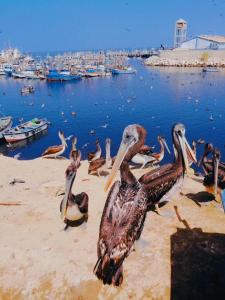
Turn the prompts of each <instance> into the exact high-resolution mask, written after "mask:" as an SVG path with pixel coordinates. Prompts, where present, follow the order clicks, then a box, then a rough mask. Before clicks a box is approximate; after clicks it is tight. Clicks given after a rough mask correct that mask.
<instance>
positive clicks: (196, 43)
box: [177, 35, 225, 50]
mask: <svg viewBox="0 0 225 300" xmlns="http://www.w3.org/2000/svg"><path fill="white" fill-rule="evenodd" d="M177 49H193V50H210V49H211V50H220V49H225V36H221V35H200V36H197V37H195V38H192V39H190V40H188V41H184V42H182V43H181V44H180V45H179V46H177Z"/></svg>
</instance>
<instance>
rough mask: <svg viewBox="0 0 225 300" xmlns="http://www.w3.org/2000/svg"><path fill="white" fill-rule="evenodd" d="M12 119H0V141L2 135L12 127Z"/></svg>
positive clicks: (8, 117)
mask: <svg viewBox="0 0 225 300" xmlns="http://www.w3.org/2000/svg"><path fill="white" fill-rule="evenodd" d="M12 123H13V121H12V117H10V116H7V117H0V139H2V138H3V133H4V132H5V131H6V130H8V129H10V128H11V127H12Z"/></svg>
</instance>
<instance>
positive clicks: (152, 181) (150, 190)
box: [139, 164, 183, 206]
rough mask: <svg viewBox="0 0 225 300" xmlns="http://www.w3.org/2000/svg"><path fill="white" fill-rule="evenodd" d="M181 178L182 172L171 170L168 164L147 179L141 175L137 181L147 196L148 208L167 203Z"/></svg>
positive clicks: (178, 185)
mask: <svg viewBox="0 0 225 300" xmlns="http://www.w3.org/2000/svg"><path fill="white" fill-rule="evenodd" d="M169 166H170V167H169ZM182 178H183V176H182V170H179V169H174V168H171V165H170V164H168V165H165V166H163V167H161V168H159V169H158V170H155V173H153V174H151V175H148V177H145V175H143V176H142V177H141V178H140V179H139V181H140V182H141V184H143V186H144V188H145V190H146V192H147V194H148V206H150V205H152V204H156V203H159V202H164V201H169V200H170V197H171V196H173V194H174V193H175V192H176V190H177V189H178V188H179V187H180V183H181V180H180V179H182Z"/></svg>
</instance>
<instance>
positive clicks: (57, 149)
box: [42, 131, 67, 158]
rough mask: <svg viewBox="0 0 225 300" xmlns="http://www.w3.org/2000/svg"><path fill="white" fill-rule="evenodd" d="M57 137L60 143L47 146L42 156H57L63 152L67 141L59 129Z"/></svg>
mask: <svg viewBox="0 0 225 300" xmlns="http://www.w3.org/2000/svg"><path fill="white" fill-rule="evenodd" d="M58 134H59V138H60V140H61V143H62V144H61V145H58V146H51V147H48V148H47V149H46V150H45V151H44V153H42V157H44V158H57V157H59V156H60V155H61V154H63V153H64V151H65V150H66V147H67V143H66V140H65V137H64V134H63V132H62V131H59V133H58Z"/></svg>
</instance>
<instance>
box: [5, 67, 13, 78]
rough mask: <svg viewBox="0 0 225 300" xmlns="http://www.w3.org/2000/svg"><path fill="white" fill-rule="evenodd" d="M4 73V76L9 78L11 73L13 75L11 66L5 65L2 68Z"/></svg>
mask: <svg viewBox="0 0 225 300" xmlns="http://www.w3.org/2000/svg"><path fill="white" fill-rule="evenodd" d="M4 72H5V75H8V76H11V75H12V73H13V68H12V66H11V65H5V66H4Z"/></svg>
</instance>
